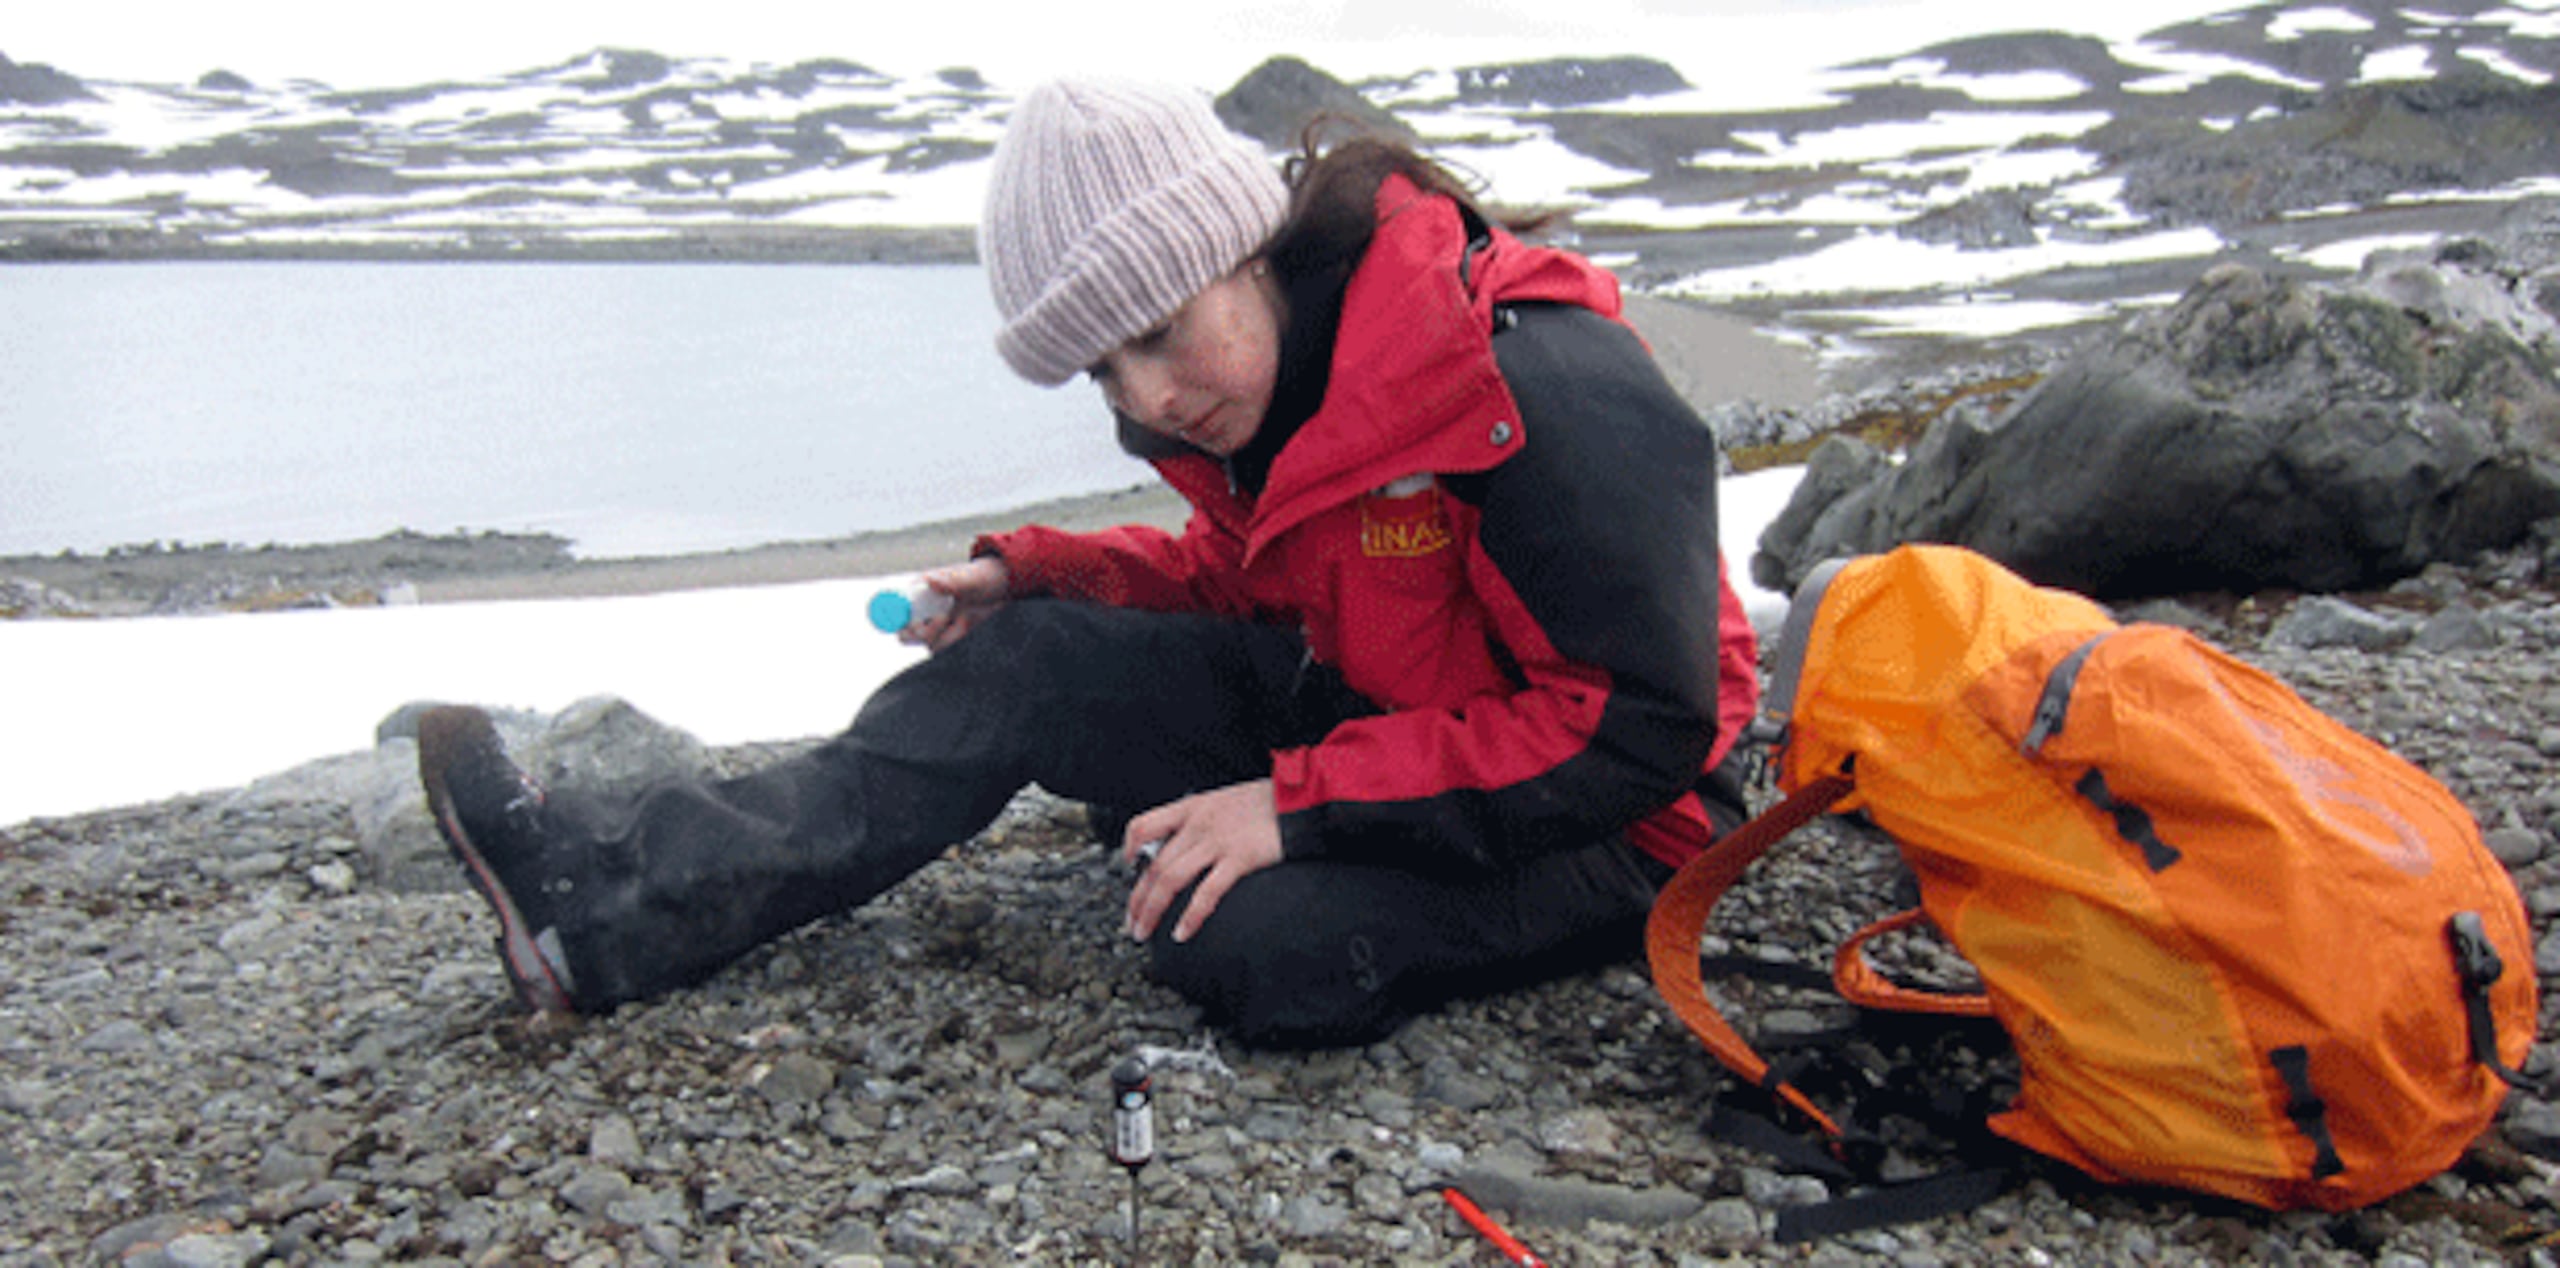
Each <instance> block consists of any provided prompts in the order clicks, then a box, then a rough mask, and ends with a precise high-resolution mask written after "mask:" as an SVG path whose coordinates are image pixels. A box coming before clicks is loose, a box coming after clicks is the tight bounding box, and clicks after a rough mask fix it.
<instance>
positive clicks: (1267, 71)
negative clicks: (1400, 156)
mask: <svg viewBox="0 0 2560 1268" xmlns="http://www.w3.org/2000/svg"><path fill="white" fill-rule="evenodd" d="M1216 106H1217V111H1218V118H1219V120H1220V121H1221V122H1223V123H1225V124H1226V125H1227V126H1228V127H1229V128H1231V129H1233V130H1234V131H1236V132H1238V133H1240V134H1242V135H1244V136H1249V137H1252V138H1253V139H1254V140H1256V141H1260V142H1262V143H1263V144H1264V145H1267V146H1270V147H1271V148H1272V149H1275V150H1295V149H1297V148H1298V144H1299V141H1300V139H1301V138H1302V137H1303V136H1304V135H1305V133H1306V130H1307V125H1308V124H1310V123H1312V122H1315V121H1316V120H1318V119H1325V120H1340V121H1342V122H1343V123H1344V124H1346V125H1348V127H1349V128H1350V130H1352V131H1354V132H1361V133H1367V134H1370V135H1375V136H1384V137H1392V138H1395V139H1397V140H1400V141H1405V142H1411V141H1413V140H1414V139H1415V137H1414V133H1413V129H1411V128H1409V127H1406V126H1405V124H1404V122H1403V121H1402V120H1400V119H1398V118H1396V117H1395V116H1394V115H1392V114H1389V113H1387V112H1386V111H1384V110H1381V109H1379V108H1378V107H1376V106H1374V105H1371V104H1370V103H1369V100H1368V99H1367V98H1365V97H1363V96H1361V95H1360V93H1359V90H1357V89H1355V88H1353V87H1351V86H1350V85H1349V84H1346V83H1344V82H1342V81H1341V80H1339V79H1336V78H1334V77H1333V76H1331V75H1328V74H1326V73H1324V72H1323V71H1320V70H1317V69H1316V68H1315V67H1313V66H1310V65H1308V64H1307V63H1305V62H1303V61H1301V60H1299V59H1297V58H1295V57H1275V58H1272V59H1271V60H1270V61H1267V62H1264V63H1263V64H1261V65H1259V66H1256V67H1254V68H1253V70H1252V71H1250V72H1248V73H1247V74H1246V75H1245V77H1244V78H1242V79H1240V80H1237V81H1236V86H1235V87H1233V88H1230V89H1228V90H1226V91H1225V92H1223V93H1220V94H1219V95H1218V99H1217V102H1216ZM1328 126H1331V125H1330V124H1329V125H1328Z"/></svg>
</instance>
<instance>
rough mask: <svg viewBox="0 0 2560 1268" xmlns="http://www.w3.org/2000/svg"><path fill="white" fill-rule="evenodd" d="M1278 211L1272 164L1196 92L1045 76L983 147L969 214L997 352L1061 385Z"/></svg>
mask: <svg viewBox="0 0 2560 1268" xmlns="http://www.w3.org/2000/svg"><path fill="white" fill-rule="evenodd" d="M1288 208H1289V191H1288V189H1287V187H1286V186H1284V185H1283V184H1282V183H1281V180H1280V173H1279V172H1278V170H1276V169H1275V168H1274V167H1273V165H1272V163H1271V161H1270V160H1269V159H1267V158H1265V157H1264V156H1263V154H1262V152H1261V151H1260V150H1259V149H1257V148H1255V147H1253V146H1251V145H1250V144H1249V143H1248V142H1246V141H1244V140H1243V139H1242V138H1239V137H1237V136H1235V135H1234V134H1232V133H1230V132H1228V131H1227V130H1226V128H1225V126H1224V125H1222V124H1220V123H1219V122H1218V116H1217V115H1216V113H1215V112H1213V111H1211V110H1210V108H1209V102H1208V99H1207V98H1206V97H1204V96H1202V95H1201V94H1200V93H1198V92H1195V91H1192V90H1190V89H1187V88H1172V87H1166V86H1161V85H1154V84H1140V83H1129V82H1123V81H1114V80H1095V79H1073V80H1055V81H1051V82H1049V83H1046V84H1042V85H1041V86H1039V87H1037V88H1034V89H1032V90H1031V92H1030V94H1029V95H1027V96H1025V97H1024V98H1023V99H1022V102H1021V104H1020V105H1018V106H1016V107H1015V108H1014V112H1013V119H1012V122H1011V123H1009V124H1008V125H1007V126H1006V128H1005V132H1004V139H1003V140H1001V141H999V142H997V143H996V153H995V163H994V170H993V171H992V172H991V173H990V175H989V177H988V181H987V207H986V214H985V215H984V216H983V217H982V218H981V219H980V220H979V222H978V258H979V259H980V260H981V261H982V262H984V264H985V266H986V270H987V283H988V285H989V286H990V287H992V288H993V289H994V291H995V300H996V312H997V314H998V315H999V316H1000V317H1001V318H1002V319H1003V322H1004V325H1003V328H1002V329H1001V330H999V331H998V332H997V334H996V351H997V352H999V353H1002V354H1003V356H1004V360H1005V364H1007V365H1010V366H1012V367H1013V370H1014V373H1016V374H1019V375H1021V376H1022V377H1024V378H1026V379H1029V380H1031V381H1032V382H1034V383H1037V384H1040V385H1042V386H1044V387H1054V386H1056V385H1058V384H1060V383H1064V382H1066V381H1067V380H1068V379H1070V378H1072V377H1074V376H1075V375H1076V374H1077V373H1078V372H1079V371H1082V370H1084V369H1086V368H1087V367H1089V366H1091V365H1093V364H1094V363H1095V362H1096V361H1099V360H1101V359H1102V356H1103V354H1104V353H1107V352H1109V351H1111V350H1112V349H1114V348H1117V347H1119V346H1120V345H1121V344H1123V343H1126V342H1128V341H1129V340H1130V339H1133V338H1135V337H1137V336H1138V335H1140V334H1143V333H1145V332H1146V331H1148V330H1149V329H1151V328H1153V327H1154V326H1155V325H1156V324H1157V323H1159V322H1162V321H1163V320H1164V319H1165V318H1167V317H1170V316H1172V315H1173V311H1174V310H1175V309H1177V308H1180V307H1182V305H1183V304H1184V303H1186V302H1188V301H1189V300H1190V298H1191V297H1192V296H1193V295H1196V294H1198V293H1200V291H1201V289H1202V288H1204V287H1206V286H1208V285H1209V284H1210V283H1211V282H1214V281H1216V280H1218V279H1219V278H1220V277H1222V276H1224V275H1226V274H1227V273H1228V272H1229V271H1231V270H1233V269H1234V268H1235V267H1236V266H1237V265H1238V264H1241V263H1243V262H1244V259H1245V257H1247V256H1249V255H1251V254H1253V252H1254V251H1255V250H1257V249H1259V248H1260V247H1261V246H1262V244H1263V242H1264V241H1265V240H1266V239H1268V238H1269V237H1270V236H1271V234H1272V233H1273V232H1274V231H1275V230H1277V229H1278V228H1279V227H1280V221H1281V219H1282V217H1283V216H1285V215H1286V214H1287V212H1288Z"/></svg>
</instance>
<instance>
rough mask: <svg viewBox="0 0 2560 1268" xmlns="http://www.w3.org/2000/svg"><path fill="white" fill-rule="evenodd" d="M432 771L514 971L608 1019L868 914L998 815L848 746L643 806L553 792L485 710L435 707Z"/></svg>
mask: <svg viewBox="0 0 2560 1268" xmlns="http://www.w3.org/2000/svg"><path fill="white" fill-rule="evenodd" d="M418 767H419V776H420V779H421V781H422V782H423V783H424V784H425V786H426V790H427V803H428V808H429V810H430V812H431V813H432V814H433V816H434V818H435V821H436V825H437V827H438V828H439V829H440V830H442V832H443V834H444V837H445V841H446V843H447V844H448V845H449V846H451V847H452V850H453V853H454V855H455V857H456V858H458V859H460V860H461V862H462V865H463V868H464V870H465V871H466V873H467V874H468V875H469V876H470V879H471V882H472V884H473V886H474V887H475V888H477V889H478V890H479V891H480V895H481V897H483V898H485V899H487V900H488V903H489V907H490V910H491V911H493V912H494V913H496V915H497V917H498V924H499V933H498V938H497V943H498V954H499V958H500V959H501V960H502V961H503V962H504V964H505V965H506V969H507V976H508V977H509V979H510V980H512V981H513V982H514V984H515V988H516V994H517V995H518V996H519V997H521V998H522V999H523V1000H524V1002H525V1003H526V1004H527V1005H528V1006H530V1007H532V1008H535V1009H538V1010H555V1011H556V1010H574V1011H577V1012H583V1013H597V1012H605V1011H608V1010H610V1009H612V1008H613V1007H614V1006H615V1005H617V1004H622V1003H627V1002H629V1001H632V1000H636V999H645V998H648V997H650V996H654V995H658V994H662V993H664V992H666V991H669V990H672V989H675V988H677V987H681V986H689V985H692V984H693V983H696V982H699V981H701V980H702V979H704V978H706V977H709V976H711V975H712V974H713V973H715V972H717V971H719V970H720V969H721V968H722V967H723V966H725V965H727V964H729V963H730V962H731V961H734V960H736V959H737V958H738V957H739V956H742V955H744V954H746V953H747V952H748V951H750V950H753V949H754V948H755V947H757V946H758V945H761V944H762V943H764V942H767V941H770V940H771V939H773V938H776V937H779V936H781V935H782V934H785V933H788V932H790V931H791V930H793V929H796V928H799V927H800V926H802V925H804V924H807V923H809V922H810V921H812V920H815V919H818V918H819V917H822V916H826V915H830V914H832V913H835V912H838V911H843V910H846V909H849V908H851V907H854V906H857V905H859V904H861V903H862V902H865V901H867V900H869V899H870V898H872V897H873V896H875V895H877V894H879V893H880V892H881V891H883V890H885V889H887V888H888V887H889V886H891V885H894V884H896V883H897V882H898V881H900V880H902V879H904V878H905V877H906V876H907V875H908V874H910V873H912V872H914V871H915V870H916V869H917V868H919V867H922V866H923V865H924V864H926V863H928V862H930V861H932V860H933V859H934V858H935V857H936V856H938V855H940V854H941V853H942V852H943V851H944V850H945V849H946V848H948V846H949V845H950V844H951V843H953V842H955V841H959V840H963V839H966V838H967V836H968V835H969V833H970V832H971V831H974V830H975V827H976V826H978V825H980V824H983V823H984V822H986V821H987V820H989V819H992V818H993V817H994V816H995V814H996V812H997V811H998V810H1001V809H1002V808H1003V805H1004V801H1005V798H1006V797H1008V796H1010V791H1011V790H1010V789H994V788H992V787H990V788H989V789H987V790H984V791H980V792H978V793H977V794H976V795H975V796H969V795H965V794H962V793H958V792H957V791H956V790H954V789H953V788H951V787H950V786H949V785H948V784H943V783H936V782H935V781H929V780H925V779H922V778H920V777H916V776H913V775H910V774H908V773H906V772H903V771H901V770H899V769H897V768H896V767H895V766H894V765H893V764H891V763H887V762H883V761H881V760H879V759H876V758H871V757H867V756H864V755H862V754H860V753H859V752H858V751H856V750H854V749H853V748H852V747H851V746H850V744H849V743H848V742H847V741H846V740H845V739H843V738H839V739H838V740H837V741H836V742H835V743H833V744H830V745H827V746H825V747H823V748H820V749H818V750H817V751H815V752H813V753H811V754H808V755H805V756H802V757H799V758H794V759H790V760H787V761H784V762H780V763H777V764H775V765H773V766H771V767H768V768H766V769H764V770H761V771H758V772H756V773H755V774H752V775H748V776H744V777H742V778H738V779H732V780H723V781H718V782H698V781H673V782H669V783H666V784H663V785H660V786H658V787H655V788H652V789H651V790H649V791H648V792H647V793H645V794H643V795H642V796H641V797H639V798H638V799H637V800H636V801H613V800H605V799H599V798H592V797H586V796H583V795H581V794H580V793H579V792H578V791H577V790H572V789H560V790H553V791H552V792H551V793H549V794H548V795H546V794H545V792H544V791H543V790H542V789H540V788H539V787H538V786H537V785H536V783H535V781H533V780H532V779H531V778H530V777H528V776H527V775H525V774H524V773H523V772H522V771H521V770H520V769H519V768H518V767H517V766H516V765H515V763H514V762H512V761H511V760H509V759H508V757H507V756H506V752H505V748H504V746H503V744H502V742H501V741H500V739H499V737H498V733H497V729H496V727H495V726H493V725H492V724H491V722H490V720H489V717H488V715H487V714H486V713H484V712H482V711H481V710H478V709H473V708H465V707H446V708H440V709H437V710H434V711H431V712H429V713H427V714H426V715H424V716H423V717H421V718H420V719H419V723H418Z"/></svg>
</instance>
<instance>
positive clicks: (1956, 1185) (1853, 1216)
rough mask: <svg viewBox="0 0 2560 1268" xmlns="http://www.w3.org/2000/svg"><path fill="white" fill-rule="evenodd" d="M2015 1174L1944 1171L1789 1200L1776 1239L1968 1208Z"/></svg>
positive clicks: (1784, 1241) (1807, 1237) (1785, 1241)
mask: <svg viewBox="0 0 2560 1268" xmlns="http://www.w3.org/2000/svg"><path fill="white" fill-rule="evenodd" d="M2016 1180H2017V1173H2016V1172H2015V1171H2013V1170H2011V1169H2010V1168H2007V1167H1987V1168H1980V1169H1975V1170H1966V1171H1948V1172H1943V1173H1941V1174H1938V1175H1934V1176H1926V1177H1923V1178H1921V1179H1918V1180H1912V1181H1908V1182H1906V1183H1902V1184H1896V1185H1888V1186H1886V1187H1884V1188H1880V1189H1869V1190H1867V1191H1866V1192H1864V1193H1852V1194H1850V1195H1849V1196H1847V1197H1845V1198H1833V1199H1832V1200H1831V1201H1828V1202H1816V1203H1814V1204H1812V1205H1811V1206H1791V1207H1788V1208H1786V1209H1785V1210H1782V1211H1780V1212H1778V1232H1777V1241H1778V1243H1779V1244H1780V1245H1793V1244H1795V1243H1797V1242H1809V1241H1812V1240H1813V1239H1815V1238H1817V1237H1837V1236H1839V1235H1840V1234H1842V1233H1855V1232H1859V1231H1861V1230H1863V1229H1870V1228H1883V1227H1885V1226H1887V1225H1892V1224H1909V1223H1912V1222H1913V1221H1916V1220H1927V1219H1936V1218H1937V1217H1939V1216H1941V1215H1954V1214H1956V1213H1957V1212H1960V1211H1970V1210H1972V1209H1973V1208H1975V1207H1977V1206H1980V1205H1982V1204H1983V1203H1985V1202H1988V1201H1990V1200H1991V1199H1993V1198H1996V1197H1998V1196H2000V1195H2001V1194H2002V1193H2004V1192H2006V1191H2008V1188H2009V1186H2010V1185H2011V1184H2012V1183H2014V1182H2015V1181H2016Z"/></svg>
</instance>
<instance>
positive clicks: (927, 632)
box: [898, 555, 1013, 652]
mask: <svg viewBox="0 0 2560 1268" xmlns="http://www.w3.org/2000/svg"><path fill="white" fill-rule="evenodd" d="M921 580H923V582H924V583H925V585H927V586H929V587H931V588H932V589H935V590H939V591H941V592H942V593H944V594H947V595H950V596H951V610H950V611H949V612H946V613H944V614H943V615H941V616H938V617H935V618H934V619H932V620H930V621H916V622H912V623H910V624H909V625H908V626H907V628H905V629H903V630H900V631H898V641H899V642H901V643H910V644H920V645H922V646H924V647H925V648H927V649H929V650H932V651H937V652H938V651H941V650H942V649H943V648H946V647H949V646H951V645H952V644H953V643H956V642H958V641H960V638H961V636H963V635H965V634H967V633H968V632H969V631H970V629H971V628H972V627H974V626H976V625H977V623H978V622H980V621H982V620H985V619H986V618H987V616H988V615H989V614H990V613H992V612H994V611H995V610H996V609H997V608H1000V607H1003V606H1004V603H1005V600H1006V599H1009V598H1011V597H1012V596H1013V570H1012V569H1010V568H1007V567H1005V564H1004V560H1003V559H1001V558H999V557H997V556H995V555H980V556H978V557H977V558H975V559H972V560H970V561H969V562H967V563H965V564H953V565H951V566H950V567H948V568H936V569H934V570H933V571H931V572H928V573H925V574H923V576H922V578H921Z"/></svg>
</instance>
